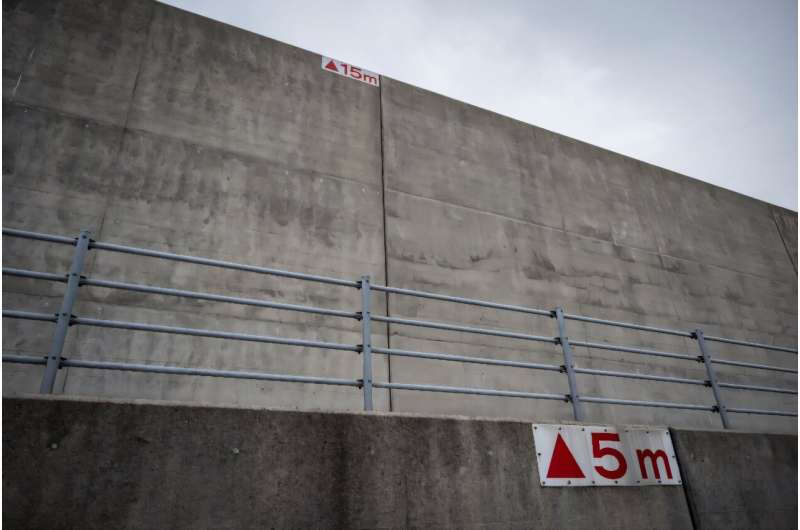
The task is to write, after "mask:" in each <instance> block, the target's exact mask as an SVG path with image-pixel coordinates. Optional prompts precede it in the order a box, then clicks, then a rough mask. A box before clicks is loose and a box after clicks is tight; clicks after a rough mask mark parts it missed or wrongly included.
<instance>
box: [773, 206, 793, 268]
mask: <svg viewBox="0 0 800 530" xmlns="http://www.w3.org/2000/svg"><path fill="white" fill-rule="evenodd" d="M769 213H770V216H771V217H772V222H773V223H775V229H776V230H777V231H778V237H780V238H781V243H783V250H785V251H786V255H787V256H789V263H791V264H792V268H793V269H794V273H795V274H797V263H795V262H794V260H793V259H792V253H791V252H790V251H789V245H787V244H786V238H785V237H783V232H781V225H780V224H778V218H777V217H775V208H772V207H770V209H769Z"/></svg>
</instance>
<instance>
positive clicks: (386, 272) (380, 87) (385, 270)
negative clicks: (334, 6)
mask: <svg viewBox="0 0 800 530" xmlns="http://www.w3.org/2000/svg"><path fill="white" fill-rule="evenodd" d="M378 77H379V78H380V82H379V83H378V122H379V124H380V136H381V215H382V216H383V281H384V283H385V284H386V285H389V250H388V246H389V242H388V241H387V239H386V175H385V174H384V173H385V170H384V157H383V76H378ZM384 300H385V302H386V316H387V317H388V316H391V315H390V314H389V293H384ZM390 326H391V324H389V323H387V324H386V347H387V348H391V347H392V344H391V338H390V333H389V328H390ZM386 377H387V379H388V381H389V382H390V383H391V382H392V355H391V354H386ZM387 390H388V392H389V412H392V411H393V410H394V408H393V406H392V389H391V388H388V389H387Z"/></svg>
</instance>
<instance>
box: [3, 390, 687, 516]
mask: <svg viewBox="0 0 800 530" xmlns="http://www.w3.org/2000/svg"><path fill="white" fill-rule="evenodd" d="M3 405H4V413H5V416H4V425H3V465H4V472H3V480H4V483H3V486H4V495H5V497H4V500H5V503H6V507H7V509H5V510H4V512H3V522H4V523H5V524H6V525H8V526H13V527H15V528H42V527H46V528H75V527H80V528H165V527H169V528H198V527H202V528H253V527H258V528H468V529H472V528H482V529H483V528H492V529H494V528H496V529H500V528H503V529H507V528H515V529H516V528H519V529H522V528H548V529H556V528H575V529H595V528H618V529H621V530H625V529H637V530H638V529H640V528H652V529H675V530H678V529H680V530H683V529H685V528H690V527H691V519H690V516H689V511H688V507H687V503H686V498H685V495H684V492H683V489H682V488H681V487H680V486H666V487H641V488H636V487H629V488H614V487H611V488H544V487H541V486H540V485H539V481H538V470H537V468H536V455H535V454H534V447H533V435H532V431H531V425H530V424H529V423H521V422H514V421H491V420H488V421H487V420H467V419H463V418H460V419H459V418H430V417H414V416H404V415H381V414H369V415H366V414H330V413H329V414H321V413H301V412H289V411H270V410H257V409H231V408H211V407H198V406H188V407H187V406H176V405H170V404H163V405H153V404H132V403H121V402H92V401H73V400H63V399H62V400H38V399H36V400H32V399H5V400H4V404H3ZM53 444H55V448H53Z"/></svg>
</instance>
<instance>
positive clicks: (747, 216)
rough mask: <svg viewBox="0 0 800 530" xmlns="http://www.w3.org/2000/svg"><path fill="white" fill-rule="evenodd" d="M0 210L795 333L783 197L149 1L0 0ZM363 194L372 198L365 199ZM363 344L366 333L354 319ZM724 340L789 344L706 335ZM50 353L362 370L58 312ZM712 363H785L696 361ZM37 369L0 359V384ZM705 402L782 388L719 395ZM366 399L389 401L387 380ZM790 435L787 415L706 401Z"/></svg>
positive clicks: (717, 331)
mask: <svg viewBox="0 0 800 530" xmlns="http://www.w3.org/2000/svg"><path fill="white" fill-rule="evenodd" d="M3 10H4V17H3V28H4V42H3V59H4V60H3V124H4V127H5V131H6V134H5V135H4V136H3V206H4V208H3V212H4V213H3V224H4V226H9V227H18V228H24V229H28V230H36V231H42V232H50V233H56V234H69V235H71V234H77V232H78V231H79V230H80V229H81V228H89V229H91V230H92V231H93V232H94V237H95V238H96V239H99V240H103V241H110V242H117V243H122V244H129V245H135V246H142V247H146V248H154V249H160V250H167V251H173V252H179V253H187V254H194V255H199V256H208V257H212V258H219V259H226V260H231V261H237V262H242V263H250V264H254V265H265V266H272V267H277V268H284V269H290V270H296V271H306V272H312V273H316V274H324V275H330V276H337V277H344V278H352V279H357V278H358V277H359V276H360V275H362V274H370V275H372V277H373V279H374V281H375V282H378V283H384V282H387V281H388V283H389V284H391V285H395V286H399V287H409V288H418V289H428V290H434V291H438V292H444V293H449V294H456V295H463V296H471V297H478V298H485V299H490V300H497V301H502V302H507V303H516V304H522V305H528V306H534V307H540V308H547V309H551V308H554V307H555V306H557V305H562V306H564V307H565V309H566V310H567V311H569V312H574V313H581V314H585V315H589V316H596V317H602V318H609V319H614V320H625V321H633V322H641V323H645V324H653V325H658V326H664V327H672V328H680V329H686V330H692V329H694V328H696V327H698V326H701V327H703V328H704V329H705V331H706V333H707V334H711V335H726V336H731V337H737V338H744V339H752V340H758V341H765V342H769V343H776V344H782V345H796V343H797V307H796V299H797V275H796V263H797V259H796V256H797V248H796V247H797V246H796V239H797V214H796V213H794V212H789V211H786V210H783V209H780V208H777V207H773V206H770V205H767V204H765V203H762V202H759V201H756V200H753V199H750V198H746V197H743V196H741V195H738V194H736V193H733V192H730V191H727V190H723V189H720V188H716V187H714V186H710V185H708V184H704V183H702V182H699V181H696V180H693V179H689V178H687V177H684V176H682V175H678V174H675V173H672V172H669V171H667V170H664V169H661V168H657V167H654V166H651V165H648V164H645V163H642V162H639V161H636V160H633V159H630V158H628V157H624V156H621V155H618V154H615V153H611V152H608V151H606V150H603V149H600V148H597V147H593V146H590V145H587V144H585V143H582V142H579V141H576V140H572V139H570V138H566V137H564V136H561V135H558V134H554V133H551V132H549V131H545V130H542V129H540V128H537V127H534V126H531V125H527V124H523V123H520V122H517V121H514V120H511V119H509V118H506V117H503V116H498V115H496V114H493V113H491V112H488V111H485V110H482V109H478V108H476V107H472V106H470V105H466V104H464V103H460V102H457V101H454V100H451V99H448V98H445V97H442V96H440V95H437V94H433V93H430V92H427V91H425V90H422V89H418V88H415V87H411V86H409V85H405V84H403V83H400V82H398V81H394V80H391V79H388V78H383V80H382V86H381V88H380V89H377V88H375V87H372V86H368V85H365V84H363V83H356V82H353V81H351V80H348V79H345V78H343V77H341V76H336V75H332V74H330V73H327V72H324V71H322V70H321V69H320V65H319V63H320V60H319V55H316V54H313V53H309V52H306V51H303V50H300V49H297V48H294V47H292V46H288V45H285V44H282V43H279V42H276V41H274V40H271V39H267V38H264V37H259V36H257V35H254V34H251V33H248V32H245V31H242V30H239V29H236V28H233V27H230V26H226V25H224V24H220V23H218V22H214V21H211V20H208V19H205V18H202V17H198V16H196V15H192V14H189V13H186V12H183V11H180V10H177V9H174V8H171V7H168V6H165V5H162V4H158V3H155V2H151V1H133V0H112V1H109V2H102V3H100V4H97V3H96V2H92V1H89V0H74V1H63V0H47V1H44V2H39V1H32V0H20V1H16V2H15V1H11V2H5V3H4V5H3ZM384 203H385V204H384ZM3 250H4V260H3V263H4V265H5V266H12V267H20V268H28V269H33V270H44V271H50V272H62V271H65V270H66V269H67V266H68V264H69V260H70V255H69V249H67V248H61V247H55V246H52V245H46V244H42V243H29V242H21V241H18V240H13V239H9V238H4V240H3ZM86 273H87V274H89V275H92V276H93V277H99V278H107V279H115V280H122V281H129V282H133V283H148V284H154V285H162V286H170V287H176V288H181V289H189V290H196V291H205V292H214V293H223V294H228V295H233V296H244V297H250V298H264V299H278V300H280V301H284V302H289V303H299V304H305V305H316V306H324V307H337V308H345V309H351V310H357V308H358V306H359V303H358V292H357V291H356V290H354V289H347V288H336V287H327V286H317V285H311V284H305V283H301V282H297V281H292V280H283V279H277V278H272V277H260V276H255V275H252V274H244V273H236V272H232V271H218V270H211V269H207V268H203V267H198V266H192V265H188V264H175V263H172V262H162V261H157V260H153V259H149V258H148V259H144V258H135V257H131V256H125V255H116V254H111V253H103V252H100V253H97V252H92V253H91V255H90V259H89V262H88V266H87V271H86ZM61 293H62V286H61V285H48V284H44V283H42V282H33V281H31V280H20V279H13V278H5V279H4V283H3V294H4V300H5V302H4V307H5V308H14V309H27V310H32V311H45V312H54V311H55V310H56V308H57V307H58V305H59V302H60V297H61ZM390 298H391V299H390V300H389V301H388V303H387V301H386V300H385V298H384V297H383V296H380V295H376V296H375V298H374V300H373V307H374V308H375V309H374V312H375V313H382V312H383V308H384V307H387V306H388V311H389V313H390V314H391V315H393V316H407V317H420V318H432V319H436V320H446V321H454V322H463V323H467V324H477V325H481V326H484V327H492V326H494V327H499V328H507V329H513V330H520V331H527V332H532V333H537V334H542V335H553V334H554V333H555V326H554V321H553V320H551V319H548V318H538V317H524V316H521V315H519V314H505V313H501V312H496V311H488V310H483V309H479V308H475V307H463V306H453V305H447V304H442V303H440V302H434V301H425V300H418V299H413V298H408V297H402V296H394V295H392V296H391V297H390ZM75 313H76V314H78V315H81V316H92V317H102V318H114V319H128V320H133V321H139V322H147V323H161V324H173V325H181V326H187V327H197V328H201V327H202V328H209V329H223V330H231V331H242V332H248V333H257V334H272V335H283V336H289V337H300V338H310V339H321V340H329V341H336V342H344V343H349V344H357V343H360V342H361V337H360V334H359V332H358V325H357V323H356V322H354V321H339V320H337V319H331V318H323V317H318V316H309V315H302V314H295V313H287V312H278V311H273V310H267V309H257V308H251V307H241V306H232V305H226V304H219V303H208V302H197V301H192V300H183V299H176V298H168V297H159V296H152V295H143V294H140V293H131V292H123V291H113V290H105V289H100V288H95V287H84V288H82V290H81V297H80V300H79V303H78V305H77V307H76V308H75ZM3 330H4V336H5V339H4V343H3V348H4V351H6V352H9V353H20V354H25V355H37V356H38V355H42V354H43V353H44V352H46V351H47V348H48V344H49V330H48V329H47V328H46V326H45V325H43V324H40V323H30V322H21V321H8V320H4V322H3ZM373 330H374V333H375V337H374V339H373V343H374V344H376V345H384V344H386V342H387V338H386V326H380V325H374V326H373ZM391 333H392V335H391V346H393V347H398V348H409V349H418V350H428V351H435V352H445V353H457V354H463V355H481V356H488V357H498V358H504V359H516V360H528V361H534V362H537V361H538V362H546V363H552V364H561V363H562V362H563V360H562V356H561V352H560V350H558V349H557V348H556V347H553V346H548V345H542V344H538V343H534V344H527V343H520V342H519V341H515V340H507V339H495V338H487V337H478V336H476V335H466V334H458V333H444V332H436V331H432V330H422V329H415V328H407V327H400V326H392V328H391ZM568 335H569V336H570V337H572V338H578V339H589V340H596V341H610V342H615V343H619V344H629V345H633V346H644V347H653V348H658V349H663V350H667V351H675V352H679V353H691V354H696V353H697V352H696V351H695V350H696V344H695V343H694V342H693V341H688V340H684V339H682V338H675V337H662V336H654V335H652V334H645V333H638V332H630V331H625V330H619V329H612V328H603V327H599V326H594V325H584V324H580V323H575V322H571V323H569V326H568ZM713 347H714V354H715V355H718V356H720V357H725V358H730V359H734V360H743V361H751V362H758V363H768V364H777V365H784V366H795V367H796V365H797V358H796V356H792V355H785V354H780V353H769V352H758V351H748V350H746V349H743V348H737V347H721V346H720V345H716V344H715V345H713ZM575 353H576V357H577V362H578V364H579V365H580V366H585V367H590V368H601V369H609V370H624V371H643V372H649V373H655V374H662V375H672V376H678V377H691V378H696V379H705V377H706V376H705V373H704V370H703V368H702V366H701V365H699V364H697V363H693V362H689V363H687V362H685V361H670V360H665V359H654V358H649V357H642V356H637V355H631V354H615V353H612V352H607V351H595V350H589V351H586V350H584V349H580V348H576V352H575ZM65 355H66V356H68V357H71V358H86V359H93V360H100V359H101V360H113V361H126V360H128V361H140V362H152V363H166V364H171V365H178V366H192V367H196V366H199V367H213V368H225V369H238V370H261V371H268V372H277V373H292V374H307V375H322V376H333V377H347V378H357V377H360V365H361V364H360V363H361V361H360V359H359V358H358V356H356V355H353V354H349V353H345V352H333V351H318V350H307V349H297V348H290V347H284V346H279V347H273V346H268V345H259V344H254V343H248V344H240V343H236V342H231V341H226V342H221V341H218V340H215V339H200V338H189V337H176V336H168V335H159V334H151V333H143V332H130V331H111V330H100V329H92V328H79V327H78V328H73V329H72V330H71V331H70V335H69V340H68V342H67V346H66V349H65ZM718 371H719V375H720V379H722V380H726V381H731V382H734V383H745V384H755V385H767V386H786V387H796V384H797V383H796V377H795V376H792V375H781V374H778V375H776V374H773V373H769V372H760V371H745V370H743V369H739V368H733V367H724V368H719V369H718ZM40 377H41V369H40V368H38V367H33V368H31V367H24V366H14V365H8V366H4V370H3V382H4V384H5V388H6V394H14V393H24V392H31V391H35V390H36V389H37V388H38V381H39V379H40ZM375 378H376V379H378V380H386V379H391V380H392V381H397V382H413V383H438V384H452V385H457V386H480V387H490V388H501V389H516V390H527V391H532V392H554V393H564V392H566V380H565V378H564V377H563V376H561V375H557V374H554V373H549V372H548V373H539V372H530V371H521V370H517V369H507V368H498V367H480V366H477V365H461V364H458V363H444V362H436V361H427V360H425V361H423V360H415V359H408V358H399V357H394V358H392V359H390V360H389V359H386V358H385V357H384V356H376V358H375ZM579 384H580V392H581V393H582V394H584V395H593V396H606V397H620V398H627V399H653V400H658V401H677V402H694V403H708V404H711V403H712V396H711V394H710V392H708V390H707V389H705V388H703V387H687V386H682V385H674V384H667V383H652V382H648V383H643V382H635V381H632V380H619V379H609V378H597V377H590V376H579ZM58 391H59V392H64V393H67V394H84V395H96V396H112V397H113V396H115V397H129V398H142V397H146V398H160V399H171V400H197V401H203V402H214V403H229V404H245V405H270V406H282V407H297V408H303V409H338V410H358V409H360V407H361V396H360V393H359V392H358V391H357V390H355V389H347V388H339V387H323V386H304V385H290V384H285V383H267V382H261V383H254V382H248V381H230V380H212V379H204V378H186V377H180V376H165V375H145V374H132V373H119V372H117V373H113V372H102V371H87V370H79V369H65V370H62V371H61V373H60V375H59V379H58ZM724 393H725V397H726V400H727V401H728V404H729V405H730V406H745V407H748V408H751V407H762V408H775V409H785V410H796V398H794V397H793V396H786V395H775V396H770V395H768V394H764V393H753V392H742V391H725V392H724ZM390 398H391V402H390ZM376 406H377V408H379V409H381V410H389V409H390V408H391V409H392V410H395V411H407V412H409V411H410V412H429V413H449V414H454V413H455V414H468V415H484V416H513V417H518V418H528V419H534V418H535V419H537V420H539V421H541V420H543V419H566V418H569V417H570V415H571V409H570V407H569V406H568V405H566V404H564V403H560V402H554V401H530V400H519V399H505V398H492V397H475V396H463V395H447V394H425V393H412V392H407V391H395V392H392V393H391V396H390V395H389V393H388V392H386V391H381V390H377V391H376ZM586 409H587V414H588V417H589V418H592V419H593V420H596V421H606V422H610V423H663V424H669V425H677V426H696V427H717V426H719V419H718V418H717V417H716V416H715V415H714V414H710V413H703V412H685V411H684V412H681V411H675V410H669V409H642V408H636V407H610V406H607V405H587V406H586ZM732 421H733V423H734V425H735V426H736V427H740V428H744V427H747V428H750V429H768V430H784V431H794V430H795V429H796V425H797V423H796V420H794V419H792V418H781V417H773V416H742V415H736V416H733V417H732Z"/></svg>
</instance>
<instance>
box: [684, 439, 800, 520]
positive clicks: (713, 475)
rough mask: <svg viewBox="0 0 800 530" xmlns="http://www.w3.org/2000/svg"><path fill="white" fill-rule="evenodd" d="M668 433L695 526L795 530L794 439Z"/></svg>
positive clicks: (795, 457)
mask: <svg viewBox="0 0 800 530" xmlns="http://www.w3.org/2000/svg"><path fill="white" fill-rule="evenodd" d="M671 432H672V440H673V444H674V445H675V450H676V451H677V454H678V459H679V461H680V464H681V472H682V475H683V481H684V488H685V489H686V494H687V498H688V500H689V503H690V507H691V510H692V514H693V516H694V524H695V528H697V529H709V528H725V529H739V528H741V529H743V530H744V529H750V528H769V529H780V528H797V436H792V435H787V434H758V433H745V432H734V431H695V430H681V429H672V430H671Z"/></svg>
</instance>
